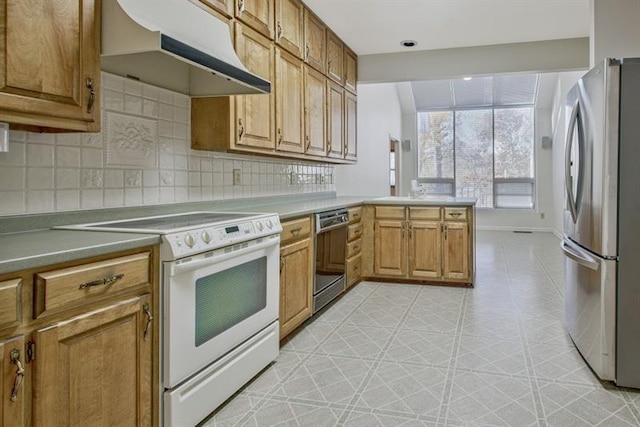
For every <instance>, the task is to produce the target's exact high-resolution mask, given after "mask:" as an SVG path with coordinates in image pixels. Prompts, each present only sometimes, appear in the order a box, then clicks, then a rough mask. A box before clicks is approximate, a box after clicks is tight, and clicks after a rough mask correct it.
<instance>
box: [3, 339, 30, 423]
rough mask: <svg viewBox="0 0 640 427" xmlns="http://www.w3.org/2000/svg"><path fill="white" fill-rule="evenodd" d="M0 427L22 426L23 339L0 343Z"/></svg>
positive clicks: (23, 408)
mask: <svg viewBox="0 0 640 427" xmlns="http://www.w3.org/2000/svg"><path fill="white" fill-rule="evenodd" d="M0 366H2V375H0V386H1V387H2V393H0V395H1V396H0V397H2V404H1V405H0V425H3V426H16V427H20V426H22V425H24V424H25V423H24V410H25V407H24V404H25V401H24V399H25V397H24V386H25V377H27V372H26V366H25V347H24V337H23V336H17V337H13V338H9V339H6V340H3V341H0Z"/></svg>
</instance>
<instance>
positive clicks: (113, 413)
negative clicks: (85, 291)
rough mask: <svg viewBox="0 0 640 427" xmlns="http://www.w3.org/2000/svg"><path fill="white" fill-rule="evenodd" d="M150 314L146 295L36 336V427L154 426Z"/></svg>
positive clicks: (34, 400)
mask: <svg viewBox="0 0 640 427" xmlns="http://www.w3.org/2000/svg"><path fill="white" fill-rule="evenodd" d="M149 310H150V297H149V295H143V296H140V297H137V298H133V299H129V300H126V301H121V302H118V303H115V304H113V305H110V306H108V307H105V308H102V309H99V310H96V311H93V312H90V313H87V314H85V315H81V316H78V317H74V318H72V319H69V320H67V321H63V322H59V323H56V324H54V325H52V326H50V327H46V328H43V329H40V330H37V331H36V332H35V333H34V342H35V346H36V347H35V348H36V349H37V358H36V362H35V363H34V365H33V381H34V384H33V424H34V426H113V425H118V426H127V425H129V426H147V425H151V415H152V413H151V408H152V405H151V390H152V387H151V381H152V372H151V370H152V363H151V362H152V350H153V349H152V341H153V340H152V339H151V335H150V329H149V330H147V324H148V322H149V321H150V317H149V316H150V314H147V313H150V311H149ZM149 326H150V325H149Z"/></svg>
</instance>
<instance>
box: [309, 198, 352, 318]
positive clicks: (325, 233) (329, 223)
mask: <svg viewBox="0 0 640 427" xmlns="http://www.w3.org/2000/svg"><path fill="white" fill-rule="evenodd" d="M348 223H349V214H348V211H347V209H346V208H341V209H335V210H331V211H325V212H320V213H317V214H316V265H315V280H314V282H313V312H314V313H315V312H316V311H318V310H320V309H321V308H322V307H324V306H325V305H327V304H328V303H329V302H330V301H331V300H333V299H334V298H335V297H337V296H338V295H340V294H341V293H342V292H344V289H345V270H346V262H345V261H346V247H347V224H348Z"/></svg>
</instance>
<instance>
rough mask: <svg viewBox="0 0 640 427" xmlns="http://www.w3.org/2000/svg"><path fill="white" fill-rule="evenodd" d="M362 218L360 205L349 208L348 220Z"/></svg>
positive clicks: (352, 220)
mask: <svg viewBox="0 0 640 427" xmlns="http://www.w3.org/2000/svg"><path fill="white" fill-rule="evenodd" d="M361 219H362V206H358V207H357V208H349V222H358V221H360V220H361Z"/></svg>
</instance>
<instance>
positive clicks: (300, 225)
mask: <svg viewBox="0 0 640 427" xmlns="http://www.w3.org/2000/svg"><path fill="white" fill-rule="evenodd" d="M309 234H311V218H309V217H306V218H300V219H294V220H293V221H287V222H283V223H282V234H280V244H283V243H287V242H291V241H293V240H296V239H300V238H302V237H306V236H308V235H309Z"/></svg>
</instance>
